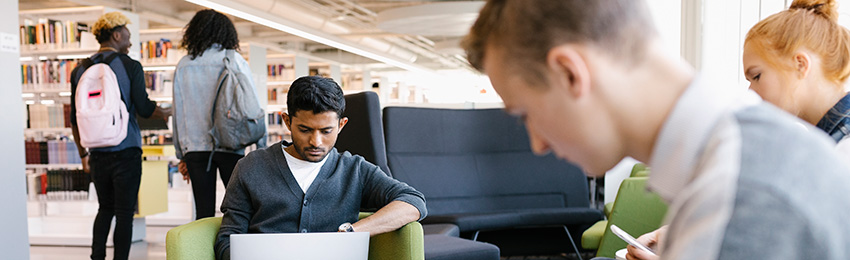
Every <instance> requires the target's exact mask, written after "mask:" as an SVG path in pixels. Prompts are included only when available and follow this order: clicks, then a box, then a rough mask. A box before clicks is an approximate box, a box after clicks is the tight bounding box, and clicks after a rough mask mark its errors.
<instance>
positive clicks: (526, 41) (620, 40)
mask: <svg viewBox="0 0 850 260" xmlns="http://www.w3.org/2000/svg"><path fill="white" fill-rule="evenodd" d="M464 47H465V49H466V50H467V55H468V58H469V60H470V63H471V64H472V65H473V66H475V67H476V68H478V69H480V70H482V71H484V72H486V73H487V74H488V75H489V77H490V79H491V81H492V83H493V86H494V88H495V89H496V91H497V92H498V93H499V95H500V96H501V97H502V99H503V100H504V103H505V109H506V111H507V112H508V113H510V114H512V115H515V116H517V117H519V118H522V119H523V120H524V121H525V123H526V126H527V128H528V133H529V138H530V141H531V146H532V149H533V150H534V151H536V152H538V153H546V152H548V151H550V150H551V151H553V152H554V153H555V154H557V155H558V156H560V157H561V158H564V159H566V160H570V161H572V162H575V163H577V164H578V165H580V166H581V167H582V168H584V169H585V171H586V172H588V173H589V174H591V175H600V173H604V172H605V171H606V170H608V169H610V168H611V167H613V166H614V165H615V164H616V163H617V162H618V161H620V160H621V159H622V158H624V157H625V156H631V157H634V158H635V159H638V160H640V161H644V162H649V165H650V166H651V167H652V169H653V172H652V176H651V177H650V180H649V182H648V185H649V187H650V188H651V189H652V190H653V191H655V192H657V193H658V194H659V195H661V197H662V198H664V199H665V200H666V201H668V202H669V203H670V208H669V211H668V216H667V218H666V219H667V221H668V226H667V228H666V231H665V232H666V234H665V235H664V236H663V239H662V240H660V241H659V245H658V249H656V252H659V255H660V257H661V259H836V260H837V259H848V258H850V248H848V247H847V246H846V245H848V244H850V223H849V222H847V221H845V220H846V219H848V217H850V198H848V197H847V196H844V195H843V194H844V193H845V190H846V187H848V185H850V174H848V172H850V166H848V165H846V164H845V163H843V162H842V160H841V159H839V157H838V156H837V155H836V154H835V153H834V151H833V150H834V149H833V148H832V146H833V145H832V144H831V143H830V141H829V139H827V138H826V136H825V135H823V134H822V133H819V132H818V131H807V130H806V129H803V128H801V127H800V126H799V124H798V123H799V120H798V119H796V118H794V117H792V116H790V115H788V114H786V113H783V112H782V111H780V110H779V109H777V108H776V107H773V106H771V105H769V104H767V103H763V102H761V101H760V100H759V99H758V98H757V97H755V96H754V95H753V94H750V93H748V96H745V97H742V96H741V95H738V94H737V92H736V91H735V90H734V86H712V85H710V84H709V83H708V82H707V81H705V80H703V79H701V78H699V77H697V76H696V75H695V73H694V71H693V69H692V68H691V66H689V65H688V64H687V63H685V61H683V60H682V59H681V58H678V57H668V56H666V55H665V54H664V51H663V45H662V44H661V43H660V42H659V37H658V35H657V33H656V32H655V30H654V27H653V25H652V23H651V20H650V17H649V14H648V11H647V9H646V7H645V3H644V1H641V0H595V1H579V0H559V1H551V0H491V1H488V2H487V4H486V5H485V6H484V8H483V9H482V11H481V15H480V16H479V18H478V20H477V21H476V23H475V25H474V26H473V28H472V30H471V32H470V35H469V36H467V38H466V39H465V40H464ZM706 78H708V77H706ZM531 177H533V176H531ZM824 213H826V214H824ZM630 251H632V252H633V254H630V256H629V257H632V258H633V257H636V255H635V254H634V251H635V250H630ZM641 256H643V257H646V255H641Z"/></svg>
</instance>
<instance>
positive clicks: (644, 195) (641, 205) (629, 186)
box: [596, 177, 667, 258]
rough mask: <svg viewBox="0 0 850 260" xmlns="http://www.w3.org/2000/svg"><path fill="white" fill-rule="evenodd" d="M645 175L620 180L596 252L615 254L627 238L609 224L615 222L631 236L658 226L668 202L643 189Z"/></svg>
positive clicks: (611, 255)
mask: <svg viewBox="0 0 850 260" xmlns="http://www.w3.org/2000/svg"><path fill="white" fill-rule="evenodd" d="M647 179H648V177H630V178H626V179H625V180H623V182H622V183H621V184H620V189H619V191H617V199H616V200H615V201H614V208H613V209H612V210H611V215H610V216H609V217H608V225H607V226H606V228H605V233H604V234H603V235H602V240H601V241H600V242H599V249H598V250H597V251H596V255H597V256H599V257H611V258H614V257H615V255H614V254H615V253H616V252H617V250H620V249H623V248H626V245H627V244H626V242H625V241H623V240H622V239H620V238H619V237H617V236H616V235H614V233H613V232H611V224H614V225H617V226H618V227H620V228H621V229H623V230H624V231H626V232H627V233H629V234H631V235H632V236H634V237H639V236H640V235H643V234H646V233H649V232H651V231H654V230H656V229H658V228H659V227H661V223H662V221H664V215H665V214H666V213H667V203H666V202H664V200H662V199H661V197H659V196H658V194H655V193H651V192H649V191H648V190H647V189H646V181H647Z"/></svg>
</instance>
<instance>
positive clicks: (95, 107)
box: [74, 54, 130, 148]
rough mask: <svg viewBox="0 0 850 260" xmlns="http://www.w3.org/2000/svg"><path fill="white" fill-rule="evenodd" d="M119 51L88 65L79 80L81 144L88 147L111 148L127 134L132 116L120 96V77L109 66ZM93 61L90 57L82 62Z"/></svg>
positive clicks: (78, 105) (78, 104) (78, 100)
mask: <svg viewBox="0 0 850 260" xmlns="http://www.w3.org/2000/svg"><path fill="white" fill-rule="evenodd" d="M117 56H118V55H117V54H113V55H112V56H110V57H108V58H106V59H104V60H101V61H100V62H97V63H95V64H93V65H91V66H89V67H88V68H87V69H86V70H85V72H83V75H82V76H81V77H80V80H79V82H78V83H77V90H76V92H75V100H74V101H75V102H76V109H77V127H78V129H79V130H80V144H82V145H83V147H86V148H97V147H110V146H116V145H118V144H121V142H122V141H124V138H125V137H127V123H128V121H129V118H130V115H129V113H127V106H126V105H125V104H124V101H123V100H122V99H121V88H120V87H119V86H118V78H117V77H116V76H115V72H113V71H112V68H110V67H109V62H111V61H112V60H113V59H115V57H117ZM86 63H87V64H91V63H92V61H91V59H87V60H86V62H84V63H83V64H86Z"/></svg>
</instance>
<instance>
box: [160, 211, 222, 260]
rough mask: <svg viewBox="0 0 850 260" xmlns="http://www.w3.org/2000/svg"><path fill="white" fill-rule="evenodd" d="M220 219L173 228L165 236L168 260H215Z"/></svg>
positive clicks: (211, 218)
mask: <svg viewBox="0 0 850 260" xmlns="http://www.w3.org/2000/svg"><path fill="white" fill-rule="evenodd" d="M219 226H221V218H220V217H209V218H203V219H199V220H195V221H193V222H191V223H188V224H185V225H181V226H179V227H175V228H172V229H171V230H169V231H168V233H167V234H166V235H165V254H166V259H168V260H215V249H214V246H215V238H216V234H218V228H219Z"/></svg>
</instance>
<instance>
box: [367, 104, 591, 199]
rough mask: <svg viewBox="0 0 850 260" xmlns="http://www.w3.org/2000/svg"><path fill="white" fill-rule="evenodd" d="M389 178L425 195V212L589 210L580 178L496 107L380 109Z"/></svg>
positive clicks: (585, 185)
mask: <svg viewBox="0 0 850 260" xmlns="http://www.w3.org/2000/svg"><path fill="white" fill-rule="evenodd" d="M384 133H385V135H386V145H387V159H388V163H389V167H390V170H391V171H392V172H393V177H394V178H396V179H398V180H400V181H402V182H405V183H407V184H408V185H411V186H413V187H414V188H416V189H417V190H419V191H420V192H422V193H423V194H425V197H426V198H428V215H430V216H438V215H449V214H463V213H482V212H496V211H505V210H527V209H544V208H546V209H549V208H565V207H583V208H587V207H589V193H588V183H587V177H586V176H585V175H584V174H583V172H582V171H581V170H580V169H579V168H578V167H576V166H574V165H572V164H570V163H567V162H565V161H563V160H560V159H558V158H556V157H555V156H553V155H551V154H550V155H547V156H543V157H541V156H537V155H535V154H534V153H533V152H532V151H531V149H530V147H529V142H528V135H527V133H526V130H525V127H524V126H523V125H522V124H521V123H519V122H517V120H516V119H515V118H512V117H510V116H508V115H507V114H505V112H504V111H502V110H501V109H462V110H458V109H434V108H412V107H386V108H384Z"/></svg>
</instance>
